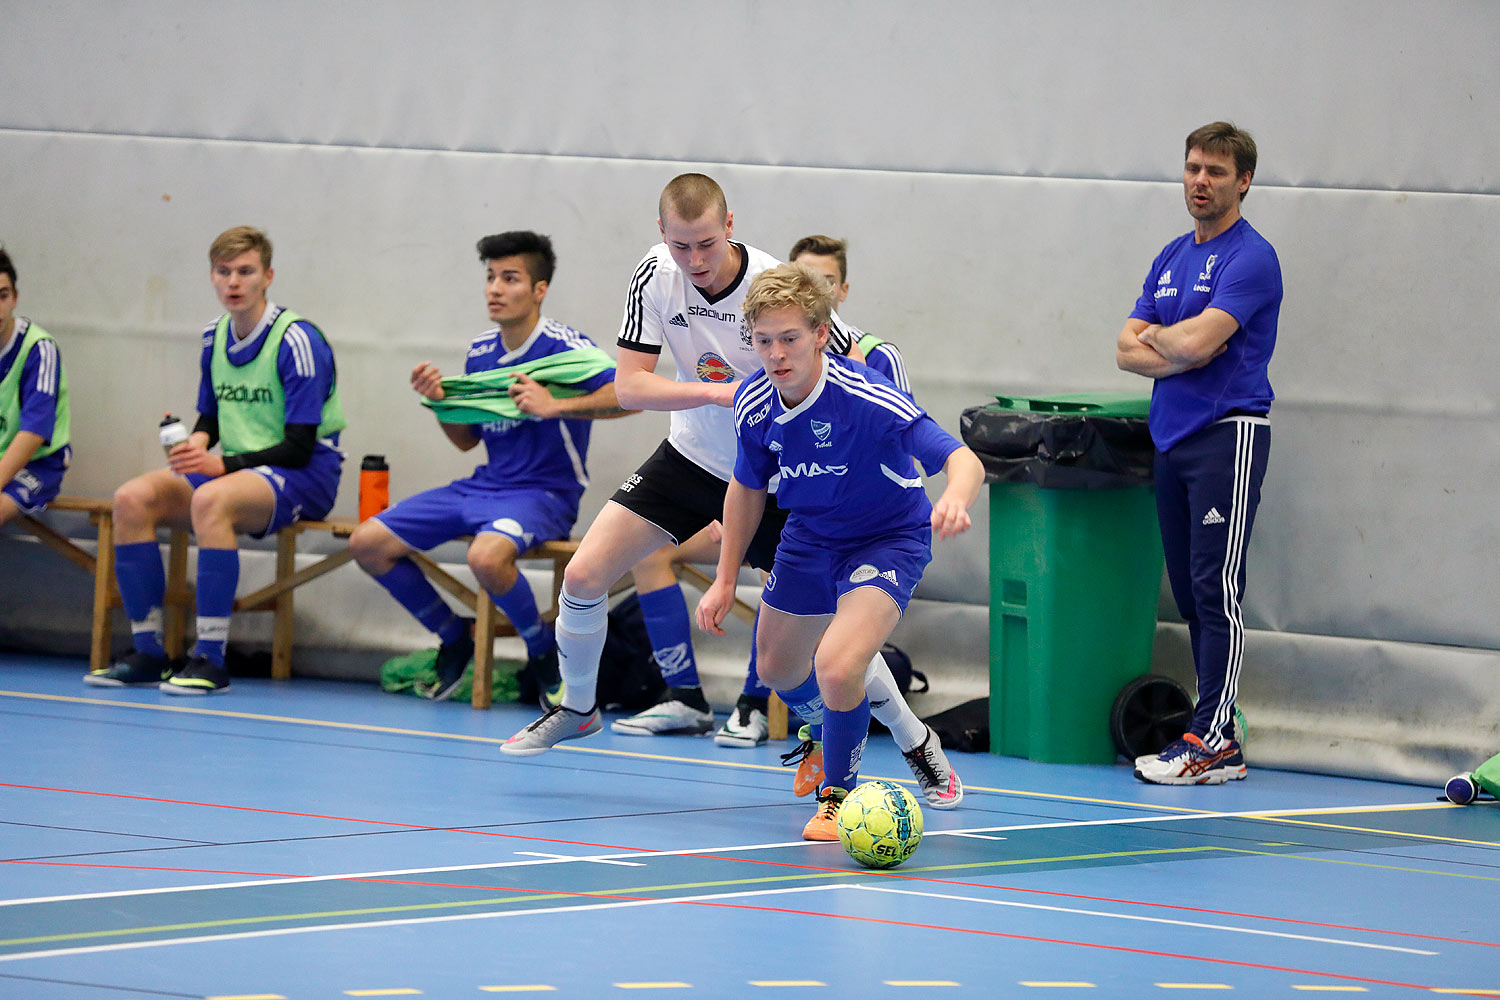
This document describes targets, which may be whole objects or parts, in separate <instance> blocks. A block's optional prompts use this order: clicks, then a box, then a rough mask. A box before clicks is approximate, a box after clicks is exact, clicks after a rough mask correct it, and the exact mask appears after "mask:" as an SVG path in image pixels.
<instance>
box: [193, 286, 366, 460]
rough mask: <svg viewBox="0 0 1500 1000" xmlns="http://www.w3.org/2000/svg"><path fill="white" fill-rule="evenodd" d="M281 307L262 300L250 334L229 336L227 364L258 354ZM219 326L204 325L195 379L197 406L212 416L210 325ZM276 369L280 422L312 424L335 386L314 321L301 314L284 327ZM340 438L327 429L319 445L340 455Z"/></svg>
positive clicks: (215, 407) (215, 410) (215, 408)
mask: <svg viewBox="0 0 1500 1000" xmlns="http://www.w3.org/2000/svg"><path fill="white" fill-rule="evenodd" d="M281 312H282V309H281V307H280V306H278V305H276V304H275V303H273V302H267V303H266V311H265V312H264V313H262V314H261V317H260V322H259V323H258V324H256V327H255V329H254V330H253V331H251V333H250V336H248V337H246V338H244V339H243V340H235V341H233V342H232V343H230V345H229V347H228V349H227V350H226V351H225V354H226V355H227V357H228V358H229V363H230V364H231V365H234V366H235V367H241V366H243V365H248V364H249V363H250V362H252V361H254V360H255V359H256V358H257V357H258V356H259V355H260V351H261V348H262V347H264V346H265V343H266V334H267V333H268V332H269V331H270V329H271V326H272V324H274V323H275V322H276V318H277V317H278V316H280V315H281ZM217 328H218V321H217V320H215V321H214V322H212V323H210V324H209V325H208V327H207V328H206V329H204V331H203V357H202V359H201V361H200V367H201V369H202V372H201V376H200V378H199V380H198V412H199V413H201V414H203V415H204V416H205V417H214V418H217V417H218V415H219V401H218V398H217V396H216V395H215V393H214V380H213V357H214V331H215V330H216V329H217ZM231 339H232V338H231ZM276 374H277V375H279V376H280V377H281V391H282V393H283V395H284V396H285V399H286V419H285V420H284V421H283V423H288V424H312V425H313V426H314V427H316V426H318V425H319V424H321V423H322V422H323V404H324V403H325V402H326V401H327V399H328V394H329V393H330V392H331V391H333V377H334V367H333V348H331V347H329V346H328V341H327V340H324V339H323V335H322V334H321V333H319V332H318V329H317V327H314V326H313V325H312V324H311V323H309V322H308V321H307V320H305V319H299V320H297V321H296V322H295V323H293V324H292V325H291V326H289V327H287V330H286V334H285V335H284V336H282V338H281V347H280V349H279V350H278V351H277V353H276ZM338 440H339V435H338V434H337V433H334V434H331V435H329V437H327V438H325V439H322V440H320V441H319V442H318V445H317V451H330V452H333V453H334V454H337V455H342V453H341V452H340V451H339V450H338Z"/></svg>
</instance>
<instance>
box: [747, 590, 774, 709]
mask: <svg viewBox="0 0 1500 1000" xmlns="http://www.w3.org/2000/svg"><path fill="white" fill-rule="evenodd" d="M759 630H760V609H759V608H756V609H755V626H754V628H752V629H751V631H750V667H749V669H748V670H746V672H745V694H747V695H749V696H750V697H751V698H759V699H761V700H765V699H766V698H769V697H771V689H770V688H768V687H766V683H765V681H763V680H761V679H760V674H758V673H756V670H755V634H756V632H758V631H759Z"/></svg>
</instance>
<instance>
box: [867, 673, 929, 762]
mask: <svg viewBox="0 0 1500 1000" xmlns="http://www.w3.org/2000/svg"><path fill="white" fill-rule="evenodd" d="M865 694H866V695H867V696H868V697H869V699H870V714H871V715H873V716H875V718H876V719H878V720H880V724H881V725H883V726H885V728H887V729H889V730H890V731H891V737H892V738H893V739H894V740H895V741H896V746H898V747H900V748H901V750H902V751H903V752H907V751H911V750H915V749H916V748H917V747H919V746H921V745H922V741H923V740H925V739H927V724H926V723H925V722H923V721H922V720H921V719H919V718H917V713H915V712H913V711H912V710H911V706H910V705H908V704H907V703H906V699H905V698H903V697H901V689H900V688H899V687H897V686H896V678H895V676H894V675H893V674H892V673H891V668H890V667H889V666H887V665H886V662H885V657H883V656H881V655H880V654H879V653H876V654H875V658H874V659H872V660H871V661H870V666H869V667H868V668H867V669H866V670H865Z"/></svg>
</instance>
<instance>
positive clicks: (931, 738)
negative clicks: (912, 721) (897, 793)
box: [901, 726, 964, 809]
mask: <svg viewBox="0 0 1500 1000" xmlns="http://www.w3.org/2000/svg"><path fill="white" fill-rule="evenodd" d="M901 756H903V757H905V758H906V766H907V767H910V768H911V773H912V774H913V775H914V776H915V777H916V779H917V785H918V786H919V787H920V788H921V789H922V797H923V798H924V799H926V800H927V804H928V805H930V806H932V808H934V809H952V808H953V807H954V806H956V805H958V804H959V803H960V802H962V801H963V800H964V785H963V782H961V781H959V780H958V772H957V771H955V770H953V765H952V764H950V763H948V755H947V754H945V753H943V745H942V743H940V742H939V741H938V735H937V733H935V732H933V731H932V727H931V726H928V727H927V738H926V739H925V740H923V741H922V743H921V745H919V746H918V747H917V748H916V749H914V750H903V751H901Z"/></svg>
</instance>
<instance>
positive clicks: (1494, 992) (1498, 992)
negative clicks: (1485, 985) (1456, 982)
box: [1432, 986, 1500, 997]
mask: <svg viewBox="0 0 1500 1000" xmlns="http://www.w3.org/2000/svg"><path fill="white" fill-rule="evenodd" d="M1432 992H1434V993H1456V994H1458V995H1459V996H1465V997H1500V988H1497V989H1489V990H1474V989H1469V990H1455V989H1450V990H1440V989H1438V988H1437V987H1436V986H1434V987H1433V988H1432Z"/></svg>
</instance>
